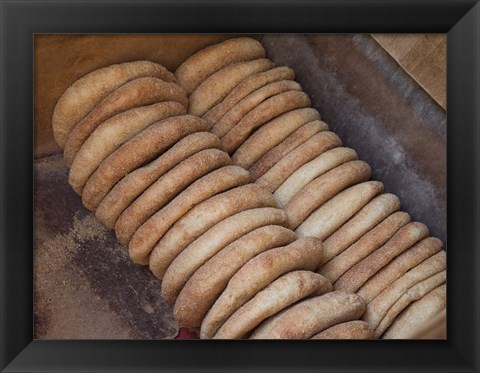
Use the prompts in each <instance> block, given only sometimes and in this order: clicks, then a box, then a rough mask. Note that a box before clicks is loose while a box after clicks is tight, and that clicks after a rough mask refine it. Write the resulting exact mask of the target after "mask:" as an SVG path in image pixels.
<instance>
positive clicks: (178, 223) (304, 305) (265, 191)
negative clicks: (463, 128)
mask: <svg viewBox="0 0 480 373" xmlns="http://www.w3.org/2000/svg"><path fill="white" fill-rule="evenodd" d="M235 46H237V47H235ZM212 56H213V57H215V56H217V57H218V56H223V57H222V59H220V60H215V58H213V57H212ZM107 70H108V69H107ZM107 75H108V74H107ZM176 76H177V78H178V79H179V80H180V81H181V82H180V85H179V84H178V83H177V82H176V81H175V78H173V80H172V81H168V79H166V80H162V79H161V78H159V77H157V76H154V77H152V76H146V77H137V78H132V79H130V80H128V81H126V82H124V83H123V84H119V85H118V87H116V88H113V89H111V90H110V91H108V92H106V93H105V95H104V96H102V97H100V96H101V95H97V93H95V92H93V93H92V95H91V97H98V100H97V103H96V105H93V106H92V107H91V108H90V111H89V112H88V113H85V115H84V117H83V118H79V119H78V121H77V123H76V124H75V125H73V126H72V127H71V128H68V125H65V130H64V132H69V136H68V139H67V143H66V144H67V146H66V148H65V157H66V161H67V163H71V164H72V165H75V167H72V168H74V171H75V172H73V173H72V184H74V186H75V188H76V190H77V191H78V192H79V193H81V194H82V200H83V202H84V203H85V205H86V206H87V207H88V208H89V209H91V210H92V211H94V212H95V213H96V216H98V217H99V219H101V220H103V221H105V222H106V223H107V225H108V226H109V227H111V228H113V227H114V228H115V230H116V233H117V236H118V237H119V238H120V240H121V241H123V242H125V243H128V246H129V253H130V255H131V257H132V259H133V260H134V261H135V262H137V263H139V264H143V265H148V266H149V268H150V269H151V271H152V272H153V274H154V275H155V276H156V277H158V278H160V279H163V282H162V286H161V287H162V295H163V296H164V297H165V298H166V299H168V300H170V301H171V302H175V305H174V316H175V318H176V320H177V322H178V323H179V324H180V326H187V327H192V328H198V327H200V328H201V329H200V334H201V337H202V338H212V337H214V338H246V337H248V336H249V335H250V333H251V335H252V336H253V337H254V338H272V337H273V338H311V337H314V336H317V335H319V334H321V333H322V331H323V330H327V329H331V328H333V329H332V330H333V331H330V332H329V333H330V334H331V335H332V336H335V335H336V334H335V333H337V335H343V336H345V337H346V338H350V337H351V338H370V334H369V331H374V336H375V337H380V336H381V334H382V333H383V332H384V331H385V330H387V329H388V327H389V326H390V324H394V323H395V318H396V317H397V316H398V315H399V314H400V313H401V312H402V310H403V309H404V308H405V307H407V306H408V305H409V304H410V303H411V302H413V301H417V300H421V299H422V297H423V296H425V295H426V294H427V293H429V292H430V291H431V290H432V289H433V287H435V286H439V285H442V283H444V282H445V276H444V271H442V268H443V270H444V264H443V263H442V262H439V266H440V267H439V268H438V271H437V272H438V273H436V274H434V275H432V276H430V277H432V278H425V279H419V281H418V282H417V283H415V284H413V283H412V284H410V283H409V285H408V286H410V288H411V290H409V291H411V293H412V295H411V296H407V295H400V296H399V297H397V298H392V299H393V300H392V302H393V306H392V309H391V310H389V311H388V312H387V313H385V312H383V311H382V310H381V307H382V306H381V304H383V303H379V302H376V301H375V299H376V298H375V299H372V297H378V292H379V291H383V290H381V289H384V288H382V287H381V286H382V285H385V287H387V286H391V285H389V284H390V283H392V282H395V281H399V279H396V278H395V277H394V276H391V274H392V273H393V272H392V271H393V270H392V269H391V268H397V267H394V266H393V264H392V265H390V264H389V263H398V266H400V267H401V268H402V270H409V271H412V273H416V271H417V272H418V271H420V269H417V268H416V267H418V266H420V268H423V267H421V266H422V265H423V266H425V264H424V263H422V260H425V262H426V263H430V262H429V260H430V259H431V257H432V255H435V253H437V252H438V250H439V249H440V247H441V245H439V244H437V243H436V244H435V245H430V246H428V245H427V246H426V247H425V248H426V249H427V250H426V251H425V252H421V253H420V252H419V250H420V249H418V248H417V247H416V246H415V243H416V242H418V240H422V239H426V237H427V236H428V230H426V231H425V230H422V229H420V231H422V232H423V233H422V232H420V234H419V236H418V237H417V238H415V239H411V240H409V239H397V238H396V235H397V234H398V232H397V231H402V229H404V225H407V227H408V226H409V225H408V221H409V216H408V214H406V213H403V212H399V211H398V210H399V209H400V204H399V201H398V198H396V197H395V196H393V195H391V194H388V193H385V194H382V193H383V184H382V183H380V182H378V181H371V180H370V176H371V170H370V167H369V165H368V164H366V163H365V162H363V161H362V160H358V159H357V154H356V153H355V151H354V150H352V149H348V148H344V147H341V145H342V142H341V140H340V138H339V137H338V136H337V135H336V134H335V133H333V132H331V131H329V130H328V129H329V126H328V124H327V123H325V122H322V121H321V120H320V114H319V113H318V111H317V110H316V109H315V108H311V107H310V106H311V104H312V103H311V101H310V98H309V97H308V95H307V94H305V93H304V92H302V87H301V86H300V85H299V84H298V83H296V82H294V81H293V78H294V74H293V71H292V70H291V69H290V68H287V67H275V66H274V64H273V63H272V62H271V61H270V60H268V59H267V58H265V53H264V51H263V47H262V46H261V44H260V43H259V42H258V41H256V40H251V39H248V38H240V39H232V40H230V41H228V42H225V43H224V44H222V45H217V46H212V47H209V49H207V50H204V51H201V52H199V53H198V54H197V55H194V56H192V57H191V58H189V59H188V61H186V62H185V65H182V66H180V67H179V69H178V70H177V72H176ZM189 76H190V78H189ZM100 80H101V79H100ZM190 83H191V84H190ZM142 84H144V85H146V86H147V85H148V84H154V85H155V86H156V87H157V88H155V89H152V90H149V89H145V90H142V94H141V95H136V94H135V92H137V91H138V89H137V88H138V87H140V85H142ZM137 85H138V87H137ZM181 86H183V87H181ZM132 92H133V93H132ZM186 92H188V93H189V94H190V97H189V98H188V103H187V101H186V97H187V94H186ZM130 93H132V94H130ZM112 97H114V98H116V99H115V100H113V99H112ZM169 102H174V104H175V102H176V105H177V106H178V112H175V110H173V111H172V112H171V113H170V112H165V114H164V116H161V115H160V117H159V118H156V119H158V120H155V119H149V117H148V118H147V116H146V117H145V120H144V122H142V121H139V122H133V121H134V120H135V119H134V117H136V116H135V115H133V116H132V118H129V115H128V114H129V111H130V110H134V111H135V113H136V112H145V113H148V110H149V109H148V108H149V106H147V105H150V106H152V105H158V107H161V106H162V105H167V106H168V105H172V104H169ZM187 104H188V105H187ZM187 106H188V112H189V113H190V115H185V112H184V111H182V110H185V108H186V107H187ZM152 107H153V106H152ZM132 108H134V109H132ZM132 113H133V111H132ZM192 114H193V115H192ZM198 116H203V117H204V119H201V118H199V117H198ZM117 117H120V118H121V119H122V120H118V121H117V122H116V124H115V125H113V124H111V123H112V122H114V121H115V120H116V118H117ZM152 118H153V117H152ZM150 122H151V123H150ZM105 123H107V124H105ZM60 127H61V126H60ZM60 127H58V125H57V132H59V133H61V132H62V130H60V131H58V128H60ZM109 127H111V129H109ZM102 130H103V131H105V133H104V134H103V137H105V136H106V135H105V134H106V133H108V132H109V131H111V133H112V134H113V137H112V138H111V139H110V138H109V139H108V140H109V142H108V141H107V143H106V144H105V146H104V147H102V144H101V143H102V141H100V139H101V138H102V132H101V131H102ZM209 130H211V131H212V132H213V134H211V133H208V132H207V131H209ZM215 133H217V134H220V138H218V137H216V136H215ZM107 138H108V136H107ZM69 139H71V140H70V141H68V140H69ZM97 147H102V148H101V149H98V150H97V149H96V148H97ZM225 151H226V152H225ZM90 152H92V153H93V154H94V157H92V158H91V160H90V159H89V157H88V156H87V155H88V154H89V153H90ZM227 153H230V154H231V155H232V158H230V157H229V156H228V154H227ZM77 157H78V161H76V159H77ZM75 162H76V163H75ZM76 175H77V176H79V177H77V178H76V177H75V176H76ZM272 193H274V194H272ZM277 203H278V204H277ZM277 207H282V208H284V211H282V210H280V209H278V208H277ZM395 214H397V215H395ZM394 216H396V217H398V219H393V220H389V219H390V217H392V218H393V217H394ZM386 222H388V224H387V223H386ZM411 224H413V225H411V226H416V225H415V224H419V223H411ZM377 227H381V229H380V228H378V229H377ZM420 227H421V226H420ZM289 228H290V229H292V228H293V229H296V233H297V234H295V233H294V232H293V231H292V230H290V229H289ZM377 231H378V232H377ZM298 236H302V238H299V237H298ZM392 236H393V238H392ZM320 240H325V245H324V244H322V243H321V241H320ZM432 240H433V239H432ZM433 242H434V241H432V243H433ZM435 242H436V241H435ZM357 243H358V244H357ZM410 248H412V249H411V250H413V251H415V250H416V252H418V255H416V254H409V255H407V254H406V253H410V252H411V251H410V250H409V249H410ZM413 251H412V252H413ZM350 254H352V256H350ZM404 254H405V260H404V259H403V257H404ZM407 256H408V258H407ZM372 258H373V259H372ZM397 258H398V260H397ZM372 260H373V261H372ZM432 260H433V259H432ZM395 265H397V264H395ZM364 267H365V268H367V271H363V270H362V271H360V273H358V275H355V276H354V275H352V274H357V272H358V268H364ZM400 267H399V268H400ZM435 268H436V267H435ZM315 271H318V272H319V273H322V271H324V272H325V275H326V276H325V277H324V276H322V275H320V274H318V273H317V274H316V273H315ZM377 274H378V276H377ZM380 274H382V275H380ZM352 276H353V278H354V279H353V280H351V279H350V278H351V277H352ZM329 279H331V282H332V283H334V284H333V287H334V288H336V289H338V288H346V289H347V290H348V292H333V293H328V292H329V291H330V290H331V288H332V285H331V283H330V281H329ZM370 279H371V280H372V281H371V284H372V285H367V284H369V280H370ZM383 282H385V284H383ZM381 283H382V284H381ZM364 284H365V286H366V287H365V288H363V286H362V285H364ZM399 286H400V285H399ZM288 289H290V290H291V291H290V292H289V290H288ZM362 289H363V290H362ZM379 289H380V290H379ZM357 291H358V293H359V294H357V295H355V294H353V292H357ZM325 292H327V294H325V295H322V296H321V297H315V296H316V295H318V294H323V293H325ZM362 292H363V293H364V294H365V297H366V298H368V299H370V300H371V302H368V303H369V304H367V305H366V307H367V309H368V310H370V311H369V314H368V315H375V314H376V313H375V312H379V313H378V314H379V315H381V319H379V320H376V319H375V317H371V316H368V315H366V316H364V318H365V320H366V321H363V322H358V323H354V324H349V322H351V321H355V320H358V319H359V318H360V317H362V314H363V310H364V308H365V303H367V302H366V301H365V300H364V299H362V298H361V297H360V296H359V295H360V294H361V293H362ZM329 294H333V295H329ZM367 294H369V295H368V296H367ZM323 297H326V298H323ZM369 297H370V298H369ZM317 298H322V299H323V300H322V301H321V302H320V301H318V302H320V303H319V304H318V306H319V307H320V309H323V308H325V310H328V309H329V308H328V307H331V306H329V304H333V303H338V304H340V307H339V309H335V310H334V311H332V313H331V314H330V316H329V317H327V318H325V315H323V316H322V315H320V314H319V313H318V312H317V311H316V310H315V309H310V308H311V307H310V306H309V305H311V304H314V303H315V302H317V300H315V299H317ZM342 299H343V300H344V301H342ZM325 300H327V301H326V302H325ZM357 300H358V302H357ZM332 302H333V303H332ZM377 303H378V304H379V306H378V307H377V306H376V304H377ZM315 304H316V303H315ZM353 304H355V306H353ZM357 306H358V307H357ZM322 307H323V308H322ZM291 310H294V311H291ZM325 310H324V311H325ZM332 310H333V309H332ZM290 313H291V315H294V316H291V315H290ZM285 315H287V316H285ZM289 317H292V320H294V319H295V321H296V322H293V323H292V322H289V323H290V324H289V325H288V327H287V326H286V324H285V322H286V321H285V320H287V319H288V320H290V319H289ZM266 319H268V320H266ZM272 320H276V321H272ZM282 320H283V321H282ZM366 322H367V323H368V324H369V328H370V329H369V328H367V327H366V325H365V324H366ZM260 324H261V325H260ZM343 324H346V326H341V325H343ZM265 325H270V326H268V327H266V326H265ZM337 325H338V328H335V327H336V326H337ZM350 325H351V326H350ZM271 328H273V329H271ZM342 328H343V329H342ZM267 329H268V332H267ZM337 329H338V330H337ZM326 335H327V337H328V335H329V334H328V333H327V334H326ZM320 337H321V336H320Z"/></svg>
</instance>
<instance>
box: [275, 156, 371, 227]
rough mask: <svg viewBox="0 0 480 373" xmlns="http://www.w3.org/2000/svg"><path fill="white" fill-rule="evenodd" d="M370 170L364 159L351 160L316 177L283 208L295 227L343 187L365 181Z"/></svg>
mask: <svg viewBox="0 0 480 373" xmlns="http://www.w3.org/2000/svg"><path fill="white" fill-rule="evenodd" d="M371 174H372V171H371V169H370V166H369V165H368V163H366V162H364V161H351V162H347V163H345V164H342V165H341V166H338V167H335V168H334V169H333V170H330V171H328V172H326V173H325V174H323V175H321V176H319V177H317V178H316V179H314V180H312V181H311V182H310V183H308V184H307V185H306V186H305V187H304V188H303V189H302V190H300V191H299V192H298V193H297V194H296V195H295V196H293V198H292V199H291V200H290V201H289V202H288V203H287V205H286V206H285V208H284V210H285V212H286V213H287V215H288V220H289V221H290V228H292V229H295V228H297V227H298V226H299V225H300V224H302V223H303V222H304V221H305V219H306V218H307V217H308V216H309V215H310V214H311V213H312V212H313V211H314V210H316V209H318V208H319V207H320V206H322V205H323V204H324V203H325V202H327V201H328V200H329V199H330V198H332V197H334V196H336V195H337V194H338V193H340V192H341V191H343V190H344V189H346V188H348V187H350V186H352V185H355V184H358V183H361V182H363V181H367V180H368V179H370V176H371Z"/></svg>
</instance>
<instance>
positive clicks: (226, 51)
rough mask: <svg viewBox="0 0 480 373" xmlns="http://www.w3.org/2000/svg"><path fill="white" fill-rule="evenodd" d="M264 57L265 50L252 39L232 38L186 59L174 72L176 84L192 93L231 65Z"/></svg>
mask: <svg viewBox="0 0 480 373" xmlns="http://www.w3.org/2000/svg"><path fill="white" fill-rule="evenodd" d="M263 57H265V49H264V48H263V46H262V44H260V42H259V41H257V40H255V39H252V38H245V37H243V38H234V39H228V40H225V41H224V42H222V43H218V44H214V45H211V46H209V47H206V48H204V49H202V50H200V51H199V52H197V53H195V54H194V55H192V56H190V57H189V58H188V59H186V60H185V61H184V62H183V63H182V64H181V65H180V66H179V67H178V68H177V71H175V76H176V77H177V80H178V82H179V83H180V84H181V85H182V86H183V87H184V88H185V89H186V90H187V92H188V93H192V92H193V91H194V90H195V89H196V88H197V87H198V86H199V85H200V84H201V83H202V82H203V81H204V80H205V79H207V78H208V77H209V76H210V75H212V74H213V73H215V72H216V71H218V70H220V69H221V68H223V67H225V66H227V65H230V64H232V63H236V62H241V61H249V60H254V59H257V58H263Z"/></svg>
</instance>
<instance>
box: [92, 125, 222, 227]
mask: <svg viewBox="0 0 480 373" xmlns="http://www.w3.org/2000/svg"><path fill="white" fill-rule="evenodd" d="M220 147H221V143H220V139H219V138H218V137H217V136H215V135H214V134H211V133H209V132H195V133H192V134H190V135H187V136H185V137H184V138H182V139H181V140H179V141H178V142H177V143H175V144H174V145H173V146H172V147H171V148H170V149H168V150H167V151H166V152H165V153H163V154H161V155H160V156H159V157H158V158H156V159H155V160H153V161H152V162H150V163H148V164H146V165H144V166H141V167H139V168H137V169H136V170H133V171H132V172H130V173H129V174H127V175H126V176H125V177H124V178H122V179H121V180H120V181H119V182H118V183H117V184H116V185H115V186H114V187H113V188H112V190H111V191H110V192H109V193H108V194H107V195H106V196H105V198H104V199H103V200H102V202H101V203H100V205H99V206H98V208H97V210H96V211H95V217H96V218H97V219H98V220H99V221H100V222H102V223H103V224H105V225H106V226H107V227H109V228H110V229H113V228H114V227H115V224H116V222H117V220H118V218H119V216H120V215H121V214H122V212H123V211H124V210H125V209H126V208H127V207H128V206H130V204H131V203H132V202H133V201H135V199H136V198H137V197H138V196H139V195H141V194H142V193H143V192H144V191H145V190H146V189H147V188H148V187H149V186H150V185H152V183H153V182H155V181H156V180H158V179H159V178H160V177H161V176H162V175H163V174H165V173H166V172H168V171H169V170H171V169H172V168H174V167H175V166H176V165H178V164H179V163H180V162H182V161H183V160H185V159H187V158H188V157H190V156H192V155H194V154H196V153H198V152H200V151H202V150H205V149H220Z"/></svg>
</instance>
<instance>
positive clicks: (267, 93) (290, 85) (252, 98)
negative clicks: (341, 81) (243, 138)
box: [211, 80, 302, 138]
mask: <svg viewBox="0 0 480 373" xmlns="http://www.w3.org/2000/svg"><path fill="white" fill-rule="evenodd" d="M301 89H302V87H301V86H300V84H298V83H297V82H295V81H293V80H282V81H279V82H273V83H270V84H267V85H265V86H263V87H261V88H260V89H258V90H256V91H254V92H252V93H250V94H249V95H248V96H247V97H245V98H244V99H242V100H241V101H240V102H239V103H237V104H236V105H235V106H233V107H232V108H231V109H230V110H229V111H228V112H226V113H225V115H224V116H223V117H221V118H220V119H219V120H218V121H217V122H216V123H215V125H214V126H213V127H212V129H211V131H212V133H214V134H215V135H217V136H218V137H220V138H221V137H223V136H225V135H226V134H227V133H228V131H230V130H231V129H232V128H233V127H235V125H236V124H237V123H238V122H240V120H242V118H243V117H244V116H245V115H247V114H248V113H249V112H250V111H252V110H253V109H254V108H255V107H256V106H258V105H259V104H260V103H261V102H263V101H265V100H266V99H268V98H270V97H272V96H276V95H278V94H280V93H282V92H286V91H301Z"/></svg>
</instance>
